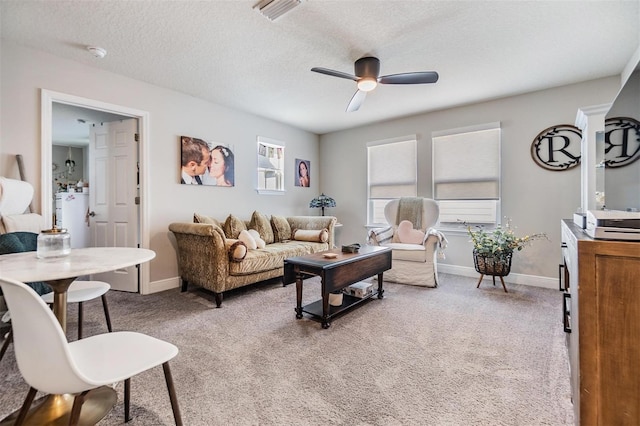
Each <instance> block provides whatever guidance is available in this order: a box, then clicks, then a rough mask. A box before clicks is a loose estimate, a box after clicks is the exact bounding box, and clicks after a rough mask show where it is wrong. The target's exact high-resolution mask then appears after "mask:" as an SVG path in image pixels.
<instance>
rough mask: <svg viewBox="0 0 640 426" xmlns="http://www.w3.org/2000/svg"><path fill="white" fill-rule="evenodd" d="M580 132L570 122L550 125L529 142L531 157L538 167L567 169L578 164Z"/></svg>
mask: <svg viewBox="0 0 640 426" xmlns="http://www.w3.org/2000/svg"><path fill="white" fill-rule="evenodd" d="M581 140H582V132H581V131H580V129H579V128H577V127H576V126H572V125H570V124H558V125H556V126H551V127H548V128H546V129H544V130H543V131H541V132H540V133H538V136H536V137H535V139H534V140H533V142H532V143H531V158H533V161H534V162H535V163H536V164H537V165H538V166H540V167H542V168H544V169H547V170H553V171H563V170H569V169H571V168H573V167H576V166H577V165H578V164H580V141H581Z"/></svg>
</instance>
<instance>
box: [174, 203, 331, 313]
mask: <svg viewBox="0 0 640 426" xmlns="http://www.w3.org/2000/svg"><path fill="white" fill-rule="evenodd" d="M256 217H258V218H260V217H261V220H255V219H256ZM265 221H268V222H265ZM194 222H200V223H172V224H170V225H169V230H170V231H171V232H172V233H173V234H174V235H175V238H176V243H177V257H178V271H179V274H180V278H181V279H182V291H187V286H188V284H195V285H198V286H200V287H203V288H205V289H207V290H210V291H212V292H213V294H214V296H215V301H216V306H217V307H220V305H221V304H222V294H223V293H224V292H225V291H228V290H232V289H234V288H238V287H242V286H245V285H249V284H253V283H257V282H259V281H264V280H267V279H271V278H277V277H282V276H283V274H284V260H285V259H286V258H288V257H293V256H301V255H305V254H310V253H317V252H320V251H324V250H328V249H329V248H332V247H333V246H334V226H335V223H336V218H335V217H333V216H291V217H282V216H272V217H271V219H267V218H266V216H264V215H260V214H259V213H257V212H254V214H253V215H252V218H251V220H250V221H245V220H242V221H241V220H239V219H237V218H235V217H233V216H232V215H229V217H228V218H227V220H226V221H225V222H219V221H217V220H216V219H212V218H210V217H206V216H201V215H197V214H196V215H194ZM230 222H231V223H230ZM256 222H258V223H256ZM266 223H269V226H268V227H267V224H266ZM243 227H244V228H246V229H256V230H258V231H259V234H260V237H261V238H262V239H263V240H264V241H265V242H266V243H267V244H266V245H265V247H264V248H262V249H248V250H246V254H245V255H244V256H243V258H242V259H240V258H239V256H234V250H235V249H237V248H238V247H237V245H238V244H242V245H244V244H243V243H241V242H240V243H238V239H237V238H238V232H239V228H240V229H241V228H243ZM323 230H326V231H323ZM312 231H313V232H312ZM270 232H271V233H272V235H270ZM314 234H315V235H320V234H322V235H323V238H313V237H312V236H313V235H314ZM322 240H324V241H322Z"/></svg>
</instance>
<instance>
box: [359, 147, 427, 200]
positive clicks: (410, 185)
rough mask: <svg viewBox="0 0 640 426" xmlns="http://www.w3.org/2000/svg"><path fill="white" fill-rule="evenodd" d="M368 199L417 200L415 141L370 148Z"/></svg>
mask: <svg viewBox="0 0 640 426" xmlns="http://www.w3.org/2000/svg"><path fill="white" fill-rule="evenodd" d="M367 151H368V159H369V165H368V171H369V198H373V199H376V198H399V197H411V196H413V197H415V195H416V181H417V171H416V140H415V139H414V140H408V141H402V142H392V143H386V144H380V145H372V146H368V147H367Z"/></svg>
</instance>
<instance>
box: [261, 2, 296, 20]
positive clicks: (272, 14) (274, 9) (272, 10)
mask: <svg viewBox="0 0 640 426" xmlns="http://www.w3.org/2000/svg"><path fill="white" fill-rule="evenodd" d="M300 3H302V0H262V1H261V2H260V3H258V4H257V5H255V6H253V8H254V9H255V10H257V11H258V12H260V13H261V14H262V15H263V16H265V17H266V18H267V19H269V20H271V21H275V20H276V19H278V18H279V17H281V16H282V15H284V14H285V13H287V12H288V11H290V10H291V9H293V8H294V7H296V6H297V5H299V4H300Z"/></svg>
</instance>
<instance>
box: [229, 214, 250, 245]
mask: <svg viewBox="0 0 640 426" xmlns="http://www.w3.org/2000/svg"><path fill="white" fill-rule="evenodd" d="M223 229H224V236H225V237H227V238H234V239H238V236H239V235H240V232H241V231H245V230H246V229H247V227H246V226H245V224H244V222H243V221H241V220H240V219H238V218H237V217H235V216H234V215H232V214H230V215H229V216H227V220H225V221H224V228H223Z"/></svg>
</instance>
